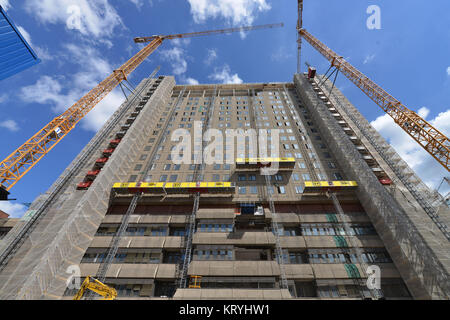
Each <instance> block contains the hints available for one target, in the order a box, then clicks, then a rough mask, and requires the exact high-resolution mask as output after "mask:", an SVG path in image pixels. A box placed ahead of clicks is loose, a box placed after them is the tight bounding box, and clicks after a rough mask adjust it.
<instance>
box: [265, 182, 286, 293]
mask: <svg viewBox="0 0 450 320" xmlns="http://www.w3.org/2000/svg"><path fill="white" fill-rule="evenodd" d="M264 178H265V180H266V192H267V201H268V202H269V207H270V212H271V213H272V231H273V232H274V234H275V253H276V257H277V261H278V264H279V265H280V278H281V288H282V289H288V282H287V278H286V270H285V267H284V259H283V249H282V248H281V242H280V235H281V232H282V230H281V229H280V227H279V225H278V222H277V220H278V215H277V212H276V210H275V204H274V203H273V199H272V194H271V192H270V186H271V185H270V178H269V176H268V175H265V176H264Z"/></svg>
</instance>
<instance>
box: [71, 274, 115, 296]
mask: <svg viewBox="0 0 450 320" xmlns="http://www.w3.org/2000/svg"><path fill="white" fill-rule="evenodd" d="M87 290H91V291H93V292H95V293H97V294H99V295H101V296H102V297H103V299H102V300H114V299H116V297H117V291H116V289H114V288H111V287H108V286H107V285H106V284H103V283H101V282H100V281H98V280H97V279H94V278H92V277H91V276H88V277H86V279H84V281H83V284H82V285H81V288H80V290H78V292H77V294H76V295H75V296H74V297H73V300H81V299H82V298H83V296H84V293H85V292H86V291H87Z"/></svg>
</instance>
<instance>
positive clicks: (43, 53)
mask: <svg viewBox="0 0 450 320" xmlns="http://www.w3.org/2000/svg"><path fill="white" fill-rule="evenodd" d="M17 29H19V32H20V34H21V35H22V36H23V37H24V38H25V40H26V41H27V42H28V44H29V45H30V46H31V48H32V49H33V50H34V51H35V52H36V54H37V55H38V58H39V59H41V60H50V59H51V56H50V54H49V53H48V49H47V48H45V49H43V48H41V47H38V46H35V45H34V44H33V41H32V40H31V36H30V34H29V33H28V31H27V30H25V28H23V27H21V26H17Z"/></svg>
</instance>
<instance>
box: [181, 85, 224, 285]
mask: <svg viewBox="0 0 450 320" xmlns="http://www.w3.org/2000/svg"><path fill="white" fill-rule="evenodd" d="M216 95H217V86H215V87H214V93H213V96H212V97H211V100H210V103H209V108H208V113H207V116H206V119H205V121H204V122H203V126H202V133H204V132H205V131H207V130H208V129H209V128H210V127H211V122H210V120H211V118H212V116H213V114H214V107H215V99H216ZM194 143H195V141H194ZM206 146H207V143H206V141H204V140H203V139H202V152H201V153H198V154H197V160H198V157H199V156H201V157H202V159H201V160H202V161H201V163H200V164H198V163H199V161H196V165H195V171H194V181H196V182H197V183H198V182H200V181H199V180H200V177H201V176H203V172H204V170H205V166H204V157H203V152H204V151H205V148H206ZM199 205H200V193H199V192H197V193H196V194H195V195H194V206H193V208H192V213H191V216H190V217H189V221H188V228H187V232H186V235H185V241H184V245H185V252H184V257H183V264H182V267H181V274H180V275H179V283H178V287H179V288H181V289H184V288H186V287H187V276H188V269H189V265H190V263H191V260H192V238H193V236H194V232H195V220H196V217H197V211H198V208H199Z"/></svg>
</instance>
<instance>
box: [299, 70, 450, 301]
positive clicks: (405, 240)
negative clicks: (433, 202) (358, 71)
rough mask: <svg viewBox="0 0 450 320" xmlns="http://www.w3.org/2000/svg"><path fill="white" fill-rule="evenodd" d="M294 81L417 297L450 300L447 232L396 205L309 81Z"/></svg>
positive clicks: (406, 207) (408, 208)
mask: <svg viewBox="0 0 450 320" xmlns="http://www.w3.org/2000/svg"><path fill="white" fill-rule="evenodd" d="M294 82H295V84H296V89H297V92H298V94H299V95H300V96H301V97H302V99H303V101H304V102H305V103H306V107H307V108H308V109H309V111H310V113H311V116H312V117H313V120H314V122H315V123H316V125H317V126H318V128H319V130H320V133H321V135H322V137H323V138H324V139H325V140H326V141H327V143H328V146H329V148H330V150H331V151H332V152H333V154H334V155H335V157H336V159H337V161H338V162H339V165H340V167H341V168H343V169H344V170H345V172H346V174H347V175H349V176H350V178H352V179H354V180H355V181H357V182H358V184H359V188H358V190H357V195H358V197H359V199H360V201H361V203H362V205H363V206H364V208H365V210H366V212H367V214H368V215H369V217H370V219H371V221H372V223H373V224H374V226H375V228H376V229H377V231H378V234H379V235H380V237H381V238H382V240H383V242H384V244H385V246H386V248H387V249H388V251H389V253H390V254H391V256H392V258H393V260H394V262H395V264H396V266H397V268H398V269H399V272H400V273H401V275H402V277H403V279H404V280H405V282H406V283H407V285H408V288H409V290H410V291H411V293H412V294H413V296H414V297H415V298H430V297H432V298H437V299H445V298H448V296H449V293H450V279H449V266H448V262H447V264H444V263H445V262H443V261H445V259H447V260H446V261H449V259H448V250H447V252H446V253H445V252H444V250H442V249H441V247H439V246H438V242H440V240H442V237H443V236H442V234H441V233H440V232H439V231H438V230H436V227H435V226H434V223H433V222H432V221H431V220H430V219H428V217H427V216H426V215H425V213H424V212H423V211H421V212H418V211H417V209H415V208H414V207H413V206H411V205H408V203H407V202H406V201H403V202H399V201H396V200H395V199H394V198H393V197H392V196H391V194H390V193H389V192H388V191H387V190H386V189H385V188H384V187H383V186H382V185H381V184H380V183H379V181H378V179H377V178H376V176H375V175H374V174H373V172H372V170H371V169H370V168H369V166H368V165H367V163H366V162H365V161H364V160H363V159H362V156H361V154H360V153H359V152H358V151H357V149H356V148H355V146H354V145H353V143H352V142H351V141H350V139H349V137H348V136H347V135H346V134H345V132H344V131H343V129H342V128H341V126H340V125H339V124H338V123H337V121H336V119H334V117H333V116H332V115H331V114H330V112H329V111H328V109H327V108H326V106H325V105H324V103H323V102H322V101H321V100H320V99H318V97H317V95H316V93H315V92H314V91H313V90H312V88H311V84H310V83H309V82H308V80H307V79H306V78H305V77H304V76H303V75H296V76H295V78H294ZM335 90H336V89H335ZM356 112H357V111H356ZM414 215H416V216H417V215H421V217H420V218H421V220H420V221H421V223H414V222H413V221H412V219H415V218H416V217H415V216H414ZM424 215H425V217H424ZM415 220H416V219H415ZM441 245H442V242H441ZM444 246H445V243H444ZM446 257H447V258H446ZM441 259H442V260H441Z"/></svg>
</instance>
